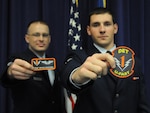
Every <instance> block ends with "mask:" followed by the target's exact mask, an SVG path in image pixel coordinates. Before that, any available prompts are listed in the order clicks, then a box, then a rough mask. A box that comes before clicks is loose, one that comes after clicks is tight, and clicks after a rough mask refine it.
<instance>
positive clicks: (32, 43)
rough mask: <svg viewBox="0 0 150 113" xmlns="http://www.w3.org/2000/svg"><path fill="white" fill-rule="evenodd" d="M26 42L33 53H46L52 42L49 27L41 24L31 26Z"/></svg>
mask: <svg viewBox="0 0 150 113" xmlns="http://www.w3.org/2000/svg"><path fill="white" fill-rule="evenodd" d="M25 40H26V42H27V43H28V44H29V48H30V49H31V50H32V51H34V52H37V53H43V52H45V51H46V50H47V48H48V46H49V44H50V41H51V38H50V34H49V28H48V26H46V25H44V24H41V23H34V24H31V25H30V27H29V28H28V34H27V35H26V36H25Z"/></svg>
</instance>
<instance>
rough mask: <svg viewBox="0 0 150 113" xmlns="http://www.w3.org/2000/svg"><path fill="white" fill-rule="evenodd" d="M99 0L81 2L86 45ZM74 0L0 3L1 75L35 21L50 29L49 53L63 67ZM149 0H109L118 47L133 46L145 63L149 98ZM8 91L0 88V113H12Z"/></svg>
mask: <svg viewBox="0 0 150 113" xmlns="http://www.w3.org/2000/svg"><path fill="white" fill-rule="evenodd" d="M98 1H99V0H79V11H80V22H81V25H82V38H83V41H85V42H84V43H83V45H86V44H87V35H86V31H85V27H86V20H87V15H88V12H89V11H90V10H91V9H93V8H94V7H96V6H98ZM70 3H71V0H0V72H2V70H4V68H5V65H6V61H7V58H8V56H10V55H11V54H12V53H14V52H20V51H22V50H24V49H25V48H26V47H27V45H26V43H25V40H24V35H25V33H26V27H27V24H28V23H29V22H30V21H32V20H37V19H40V20H44V21H46V22H47V23H48V24H49V26H50V29H51V35H52V43H51V45H50V47H49V50H48V53H49V54H50V55H53V56H55V57H56V59H57V66H61V64H62V63H63V60H64V58H65V56H66V54H67V40H68V36H67V34H68V31H67V30H68V21H69V8H70ZM149 6H150V1H149V0H107V7H109V8H111V9H112V10H113V11H114V13H115V15H116V19H117V21H118V24H119V33H118V34H117V35H116V43H117V44H118V45H127V46H129V47H131V48H132V49H133V50H134V51H135V53H136V56H138V57H139V58H140V59H141V61H142V67H143V72H144V75H145V78H146V86H147V89H148V94H149V95H150V75H149V64H150V58H149V55H150V50H149V49H150V46H149V41H150V33H149V26H150V21H149V20H150V13H149V11H150V7H149ZM9 95H10V93H9V90H6V89H4V88H3V87H1V86H0V113H10V112H11V101H10V98H9Z"/></svg>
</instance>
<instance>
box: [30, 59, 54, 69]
mask: <svg viewBox="0 0 150 113" xmlns="http://www.w3.org/2000/svg"><path fill="white" fill-rule="evenodd" d="M31 65H32V66H33V67H34V70H35V71H41V70H55V69H56V59H55V58H33V59H32V60H31Z"/></svg>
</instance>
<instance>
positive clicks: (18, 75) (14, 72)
mask: <svg viewBox="0 0 150 113" xmlns="http://www.w3.org/2000/svg"><path fill="white" fill-rule="evenodd" d="M7 73H8V75H9V77H10V78H15V79H19V80H26V79H29V78H30V77H31V76H32V75H34V74H35V72H34V71H33V66H32V65H31V64H30V63H28V62H27V61H25V60H22V59H15V60H14V62H12V64H11V65H10V66H9V67H8V70H7Z"/></svg>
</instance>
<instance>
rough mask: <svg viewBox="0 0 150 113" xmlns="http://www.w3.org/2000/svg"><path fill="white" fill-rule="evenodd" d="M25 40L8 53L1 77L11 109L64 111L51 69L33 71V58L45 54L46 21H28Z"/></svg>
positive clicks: (21, 112)
mask: <svg viewBox="0 0 150 113" xmlns="http://www.w3.org/2000/svg"><path fill="white" fill-rule="evenodd" d="M25 41H26V42H27V43H28V48H27V50H25V51H24V52H22V53H19V54H17V55H14V56H12V57H11V58H10V59H9V62H8V64H7V69H6V70H5V71H4V73H3V74H2V77H1V83H2V85H3V86H4V87H6V88H10V89H11V92H12V98H13V103H14V109H13V113H64V110H63V108H64V107H63V106H61V105H63V100H62V97H63V92H62V91H63V90H62V88H61V86H60V82H59V81H58V76H57V75H58V74H56V73H57V72H56V71H54V70H48V71H44V70H42V71H41V70H40V71H34V67H33V66H32V65H31V60H32V59H33V58H46V57H47V55H46V53H45V51H46V50H47V49H48V47H49V44H50V42H51V36H50V31H49V27H48V24H47V23H45V22H43V21H33V22H31V23H29V25H28V29H27V34H26V35H25Z"/></svg>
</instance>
